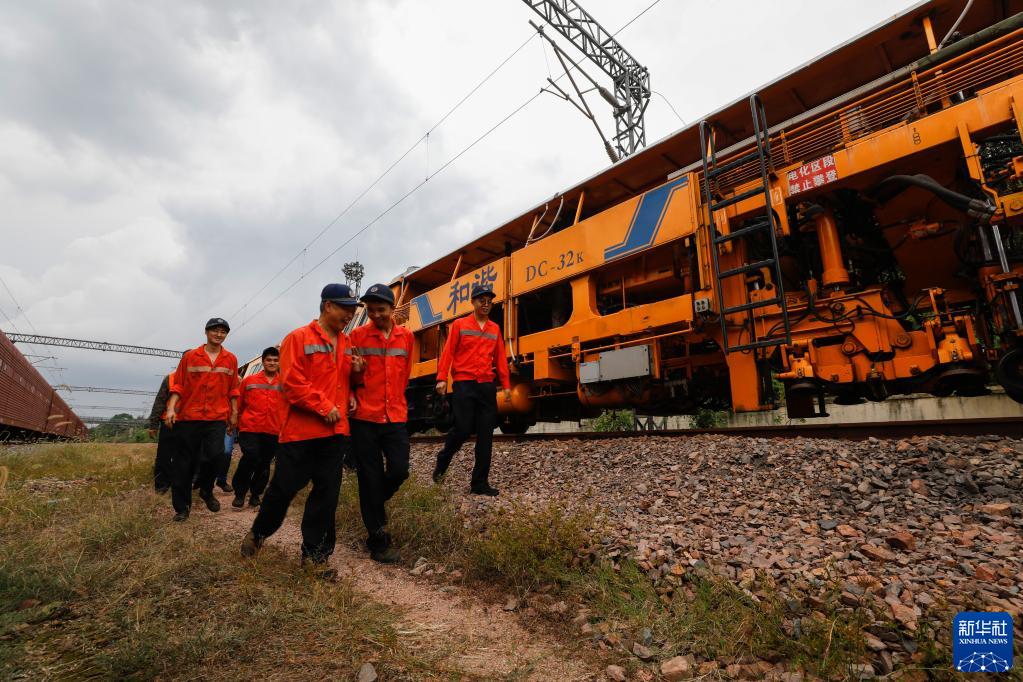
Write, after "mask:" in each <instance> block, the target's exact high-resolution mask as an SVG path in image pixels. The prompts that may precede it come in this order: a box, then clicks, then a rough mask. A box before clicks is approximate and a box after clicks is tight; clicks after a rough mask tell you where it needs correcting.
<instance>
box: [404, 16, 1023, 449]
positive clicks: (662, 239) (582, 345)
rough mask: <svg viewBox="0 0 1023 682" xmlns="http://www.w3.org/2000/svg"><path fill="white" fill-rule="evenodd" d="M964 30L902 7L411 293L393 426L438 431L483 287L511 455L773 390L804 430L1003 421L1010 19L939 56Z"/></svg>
mask: <svg viewBox="0 0 1023 682" xmlns="http://www.w3.org/2000/svg"><path fill="white" fill-rule="evenodd" d="M961 9H962V8H961V6H960V4H959V3H950V2H945V1H944V0H934V1H932V2H927V3H921V4H920V5H918V6H916V7H914V8H912V9H911V10H909V11H907V12H906V13H903V14H901V15H898V16H897V17H895V18H893V19H892V21H890V22H889V23H887V24H885V25H883V26H880V27H878V28H877V29H875V30H874V31H872V32H869V33H867V34H864V35H862V36H860V37H858V38H856V39H855V40H853V41H851V42H850V43H847V44H846V45H843V46H840V47H839V48H836V50H835V51H833V52H832V53H830V54H828V55H825V56H824V57H822V58H821V59H819V60H816V61H815V62H813V63H811V64H809V65H807V66H805V67H803V68H802V69H799V70H797V71H795V72H793V73H790V74H788V75H786V76H785V77H783V78H782V79H779V80H778V81H775V82H773V83H771V84H769V85H768V86H765V88H763V89H762V90H761V93H760V94H759V96H754V97H751V98H749V100H748V104H747V103H745V102H738V103H733V104H732V105H729V106H728V107H726V108H724V109H722V110H720V111H718V112H715V114H712V115H711V116H710V117H709V118H708V120H707V121H705V122H704V123H702V124H701V125H700V126H699V127H697V126H693V127H690V128H687V129H685V130H683V131H680V132H679V133H677V134H676V135H674V136H671V137H669V138H666V139H665V140H662V141H660V142H657V143H655V144H654V145H653V146H652V148H648V149H646V150H644V151H642V152H639V153H637V154H635V155H633V156H632V157H629V158H627V159H625V160H623V161H622V162H619V163H618V164H616V165H614V166H612V167H611V168H609V169H607V170H606V171H605V172H603V173H601V174H599V175H597V176H594V177H593V178H590V179H589V180H587V181H586V182H584V183H582V184H580V185H578V186H576V187H574V188H572V189H570V190H568V191H566V192H564V193H563V194H562V195H561V196H559V197H556V198H555V199H553V200H550V201H548V202H545V204H543V205H540V206H537V207H536V208H535V209H534V210H533V211H531V212H529V213H527V214H525V215H523V216H521V217H519V218H516V219H515V220H512V221H511V222H509V223H507V224H505V225H504V226H502V227H501V228H499V229H497V230H495V231H494V232H491V233H489V234H487V235H484V236H483V237H481V238H479V239H477V240H476V241H474V242H473V243H472V244H469V245H467V246H466V247H465V248H464V249H461V250H459V251H456V252H454V253H452V254H450V255H448V256H445V257H443V258H441V259H439V260H438V261H436V262H435V263H433V264H431V265H429V266H427V267H425V268H421V269H419V270H415V271H412V272H407V273H406V274H405V275H404V276H403V277H402V278H400V279H399V280H397V281H396V282H395V284H394V286H395V289H396V291H397V293H398V295H399V300H400V301H402V302H403V301H411V302H412V305H410V304H409V303H405V304H404V305H399V316H403V317H405V318H408V319H409V326H410V328H412V329H413V331H414V332H415V334H416V348H415V353H414V358H413V359H414V362H415V369H414V371H413V382H412V385H411V387H410V392H409V396H410V405H411V406H412V407H411V408H410V409H411V412H410V414H412V415H413V417H411V419H413V421H416V422H417V426H420V427H424V426H429V425H430V424H435V425H441V426H443V423H444V414H445V411H444V404H443V401H439V400H437V399H436V398H435V397H434V396H433V394H432V392H431V390H430V389H431V388H432V385H433V381H434V373H435V372H436V359H437V357H438V356H439V354H440V350H441V349H442V347H443V343H444V341H445V339H446V336H445V334H446V329H447V323H448V322H449V321H450V320H451V319H454V318H455V317H458V316H459V315H462V314H466V313H468V312H469V310H470V308H469V307H468V301H462V300H460V298H459V292H460V291H461V290H462V289H466V290H467V289H468V282H470V281H471V280H472V278H477V279H478V278H480V277H481V276H489V275H485V274H484V273H492V274H493V277H494V280H493V282H494V285H495V287H496V288H498V290H499V297H498V299H497V301H496V304H497V305H495V311H494V319H495V320H496V321H498V322H499V324H500V326H501V328H502V332H503V334H504V337H505V340H506V344H507V352H508V356H509V359H510V360H511V362H512V368H513V383H514V384H515V390H516V391H517V399H516V400H515V401H513V402H512V403H511V404H503V405H502V414H503V419H504V423H503V424H502V427H505V428H506V429H507V430H509V431H521V430H522V429H523V428H525V427H527V426H528V425H529V424H530V423H533V422H535V421H537V420H557V419H574V418H579V417H582V416H586V415H592V414H595V413H598V412H599V411H600V410H602V409H607V408H615V407H632V408H635V409H637V410H638V411H640V412H644V413H648V414H678V413H686V412H692V411H694V410H696V409H699V408H702V407H712V408H730V409H733V410H737V411H749V410H762V409H768V408H771V407H774V406H776V405H777V404H778V403H779V401H780V399H781V398H782V395H780V394H779V393H778V392H777V390H776V389H777V387H778V386H779V383H780V385H781V386H783V387H784V399H785V401H786V404H787V407H788V411H789V415H790V417H812V416H818V415H821V414H823V404H824V402H823V401H824V396H825V395H826V394H827V395H832V396H836V397H837V400H838V401H839V402H849V403H853V402H860V401H862V400H882V399H884V398H885V397H887V396H888V395H889V394H893V393H908V392H929V393H932V394H935V395H948V394H950V393H953V392H955V393H958V394H959V395H963V396H970V395H978V394H982V393H984V392H986V390H987V389H986V388H985V387H986V385H987V384H989V383H991V382H992V381H993V380H997V381H998V382H999V383H1001V384H1002V385H1003V386H1004V387H1005V388H1006V391H1007V393H1008V394H1009V395H1010V396H1012V397H1013V398H1015V399H1017V400H1019V401H1021V402H1023V300H1020V299H1019V298H1018V297H1019V296H1023V286H1021V285H1023V140H1021V138H1020V127H1021V124H1023V15H1020V14H1011V13H1010V12H1009V10H1015V11H1017V12H1019V11H1020V10H1023V4H1021V3H1016V2H1009V3H995V2H986V3H977V4H976V8H975V9H974V10H971V12H970V13H968V14H967V15H966V16H964V17H963V21H962V23H961V24H960V25H961V27H962V28H963V30H964V35H963V36H956V37H955V38H953V39H952V40H951V42H950V43H949V44H947V45H943V46H939V45H937V44H936V42H935V36H941V35H944V33H943V31H944V32H948V29H949V27H951V25H952V23H953V22H954V21H955V20H956V18H957V17H958V12H959V10H961ZM813 83H817V84H819V85H820V90H821V91H820V92H816V91H813V90H811V89H810V86H811V84H813ZM838 84H840V85H841V87H840V86H839V85H838ZM794 103H795V104H794ZM743 105H745V109H746V111H745V115H746V117H747V119H746V121H745V122H744V121H742V117H741V114H742V113H743V111H742V110H743V108H744V106H743ZM701 141H702V142H701ZM694 144H695V148H694ZM717 148H721V151H720V152H718V151H716V149H717ZM462 270H467V272H466V274H464V275H463V274H461V271H462ZM445 271H447V272H450V273H451V276H450V278H449V279H448V280H447V281H445V280H444V279H443V273H444V272H445ZM466 293H467V291H466ZM423 302H426V304H427V305H424V303H423Z"/></svg>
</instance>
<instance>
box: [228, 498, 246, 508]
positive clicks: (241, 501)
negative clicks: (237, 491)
mask: <svg viewBox="0 0 1023 682" xmlns="http://www.w3.org/2000/svg"><path fill="white" fill-rule="evenodd" d="M231 506H232V507H234V508H235V509H241V508H242V507H244V506H245V496H244V495H242V496H241V497H238V496H237V495H235V496H234V499H233V500H231Z"/></svg>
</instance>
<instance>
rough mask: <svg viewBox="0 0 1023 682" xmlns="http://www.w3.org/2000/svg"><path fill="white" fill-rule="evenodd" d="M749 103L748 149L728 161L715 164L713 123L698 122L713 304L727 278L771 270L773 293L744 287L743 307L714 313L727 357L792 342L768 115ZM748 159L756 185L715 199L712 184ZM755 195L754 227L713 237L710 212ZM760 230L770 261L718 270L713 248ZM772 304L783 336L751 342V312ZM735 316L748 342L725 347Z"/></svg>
mask: <svg viewBox="0 0 1023 682" xmlns="http://www.w3.org/2000/svg"><path fill="white" fill-rule="evenodd" d="M749 105H750V110H751V111H752V114H753V140H754V145H753V150H752V151H750V152H748V153H746V154H743V155H742V156H740V157H738V158H736V159H732V160H731V161H726V162H724V163H718V158H717V149H716V147H715V144H714V127H713V124H711V123H710V121H701V122H700V148H701V149H702V151H703V191H704V204H705V205H706V206H707V211H708V216H707V220H708V225H710V234H711V249H710V252H711V257H712V259H713V263H714V293H715V296H716V299H717V301H718V305H719V306H723V305H724V299H723V297H722V293H721V291H722V284H723V283H724V282H725V280H727V279H729V278H731V277H740V276H742V277H744V276H746V275H748V274H749V273H751V272H758V271H760V270H762V269H763V268H770V269H771V275H772V278H773V280H774V287H775V292H776V293H775V295H774V296H773V297H771V298H768V299H763V300H755V301H751V300H750V299H749V290H748V289H747V288H746V287H743V291H746V300H745V301H744V302H743V303H741V304H739V305H734V306H730V307H727V308H721V310H720V315H719V318H720V321H721V338H722V343H723V344H724V351H725V354H726V355H727V354H728V353H734V352H737V351H753V350H756V349H760V348H770V347H772V346H780V345H782V344H790V343H792V329H791V326H790V324H789V314H788V308H787V306H786V305H785V289H784V287H783V286H782V280H781V266H780V265H779V260H778V237H777V231H776V227H777V225H776V221H775V218H774V212H773V211H772V210H771V184H770V181H769V178H768V174H769V172H770V170H771V141H770V136H769V135H768V130H767V114H766V113H765V112H764V105H763V102H761V101H760V97H759V96H758V95H756V94H753V95H750V98H749ZM751 161H756V162H757V165H758V170H759V175H760V183H759V184H758V185H757V186H756V187H754V188H752V189H749V190H746V191H744V192H740V193H738V194H736V195H734V196H731V197H729V198H727V199H718V198H716V197H715V194H716V192H715V188H716V182H715V180H716V179H717V178H719V177H721V176H722V175H723V174H725V173H727V172H729V171H732V170H735V169H736V168H738V167H740V166H742V165H744V164H747V163H749V162H751ZM757 195H763V197H764V207H765V211H764V214H763V215H761V216H758V217H756V218H755V219H754V221H753V223H751V224H749V225H746V226H745V227H742V228H740V229H738V230H733V231H730V232H729V233H728V234H718V229H717V224H716V223H715V222H714V214H715V213H716V212H717V211H720V210H721V209H723V208H727V207H729V206H732V205H734V204H737V203H739V202H740V201H744V200H746V199H750V198H753V197H755V196H757ZM764 231H766V232H767V235H768V238H769V240H770V242H771V257H770V258H766V259H763V260H758V261H756V262H753V263H745V264H743V265H740V266H738V267H735V268H731V269H729V270H725V271H722V270H721V268H720V266H719V264H718V248H719V247H720V246H721V245H722V244H727V243H729V242H732V241H735V240H739V239H745V238H746V237H750V236H753V235H755V234H758V233H761V232H764ZM775 305H777V306H779V307H780V308H781V314H782V319H781V327H782V329H783V330H784V336H779V335H776V334H771V335H770V336H769V337H767V338H762V339H757V338H755V337H754V334H755V329H756V327H755V324H754V318H755V313H756V311H758V310H762V309H764V308H769V307H771V306H775ZM735 313H745V315H746V323H747V325H748V328H749V330H750V342H749V343H739V344H735V345H729V343H728V323H727V317H728V316H729V315H734V314H735Z"/></svg>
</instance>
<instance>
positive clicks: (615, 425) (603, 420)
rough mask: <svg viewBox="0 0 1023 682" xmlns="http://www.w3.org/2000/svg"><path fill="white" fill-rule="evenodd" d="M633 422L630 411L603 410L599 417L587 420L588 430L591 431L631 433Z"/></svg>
mask: <svg viewBox="0 0 1023 682" xmlns="http://www.w3.org/2000/svg"><path fill="white" fill-rule="evenodd" d="M634 420H635V413H634V412H633V411H632V410H604V411H603V412H601V413H600V416H598V417H595V418H593V419H591V420H589V428H590V430H592V431H632V430H633V429H634V428H635V423H634Z"/></svg>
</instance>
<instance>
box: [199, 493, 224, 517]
mask: <svg viewBox="0 0 1023 682" xmlns="http://www.w3.org/2000/svg"><path fill="white" fill-rule="evenodd" d="M199 499H201V500H202V501H203V502H205V503H206V508H207V509H209V510H210V511H211V512H218V511H220V501H219V500H217V498H216V497H214V496H213V491H212V490H210V491H204V490H200V491H199Z"/></svg>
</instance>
